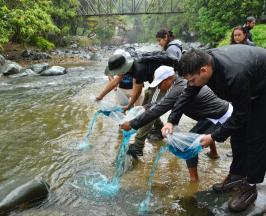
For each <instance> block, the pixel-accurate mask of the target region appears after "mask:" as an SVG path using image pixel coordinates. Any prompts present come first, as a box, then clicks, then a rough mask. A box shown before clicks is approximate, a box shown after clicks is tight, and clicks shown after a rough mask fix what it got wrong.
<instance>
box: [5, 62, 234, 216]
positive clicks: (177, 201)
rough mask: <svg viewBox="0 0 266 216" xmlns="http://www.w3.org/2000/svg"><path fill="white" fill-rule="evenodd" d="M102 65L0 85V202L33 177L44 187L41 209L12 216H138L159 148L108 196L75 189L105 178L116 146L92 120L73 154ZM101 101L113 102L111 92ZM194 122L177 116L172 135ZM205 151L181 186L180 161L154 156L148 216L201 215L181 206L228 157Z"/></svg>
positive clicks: (111, 132)
mask: <svg viewBox="0 0 266 216" xmlns="http://www.w3.org/2000/svg"><path fill="white" fill-rule="evenodd" d="M106 62H107V58H106V57H105V58H104V59H103V60H102V61H88V63H86V64H84V65H82V66H83V67H85V68H86V70H80V71H76V72H72V73H68V74H65V75H62V76H56V77H40V76H34V77H22V78H6V79H1V80H0V128H1V130H0V137H1V139H0V164H1V166H0V197H1V198H2V197H4V196H5V195H6V194H7V193H8V192H9V191H10V190H11V189H13V188H15V187H16V186H18V185H20V184H21V183H24V182H25V181H27V180H29V179H32V178H34V177H36V176H41V177H43V178H44V179H45V180H46V181H47V182H48V183H49V184H50V186H51V194H50V196H49V198H48V201H47V202H46V203H45V204H44V205H43V206H41V207H40V208H32V209H29V210H26V211H24V212H22V213H20V214H19V215H92V216H93V215H95V216H96V215H97V216H98V215H120V216H122V215H137V214H138V205H139V204H140V203H141V201H142V200H143V199H144V197H145V194H146V190H147V179H148V177H149V174H150V170H151V167H152V164H153V160H154V157H155V155H156V153H157V152H158V150H159V149H160V147H161V146H162V145H163V143H162V142H157V143H150V142H149V141H147V142H146V146H145V149H144V156H143V158H142V159H141V161H140V162H139V163H137V164H136V165H135V167H134V169H133V170H131V171H128V172H127V173H125V174H123V176H122V177H121V188H120V190H119V192H118V194H117V195H116V196H114V197H102V196H97V195H95V194H93V193H91V192H90V191H87V190H86V187H85V186H86V185H82V184H84V179H85V178H89V177H90V176H92V175H97V173H102V174H104V175H105V176H107V177H109V178H112V176H113V175H114V172H115V166H114V163H113V162H114V161H115V158H116V154H117V151H118V144H119V143H120V142H121V133H119V129H118V126H117V125H114V123H113V122H112V121H111V120H110V119H108V118H106V117H101V116H99V117H98V118H97V122H96V125H95V128H94V133H93V134H92V136H91V137H90V143H91V147H90V148H89V149H85V150H78V149H76V148H75V147H76V146H77V145H78V143H80V142H81V141H82V140H83V138H84V136H85V135H86V133H87V127H88V122H89V121H90V119H91V117H92V116H93V114H94V113H95V112H96V111H97V109H98V106H97V104H96V103H95V102H94V98H95V95H96V94H97V93H98V92H99V91H100V90H101V89H102V88H103V86H104V84H105V83H106V82H107V79H106V77H105V76H104V74H103V71H104V68H105V66H106ZM70 66H71V65H66V67H70ZM106 99H107V100H108V101H113V99H114V94H113V93H112V94H110V95H108V96H107V97H106ZM164 119H165V118H164ZM194 123H195V122H194V121H192V120H191V119H189V118H187V117H184V118H182V120H181V123H180V126H179V129H180V130H181V131H188V130H189V129H190V128H191V127H192V126H193V124H194ZM206 151H207V150H205V151H203V152H201V154H200V162H199V168H198V170H199V176H200V182H199V183H190V182H189V176H188V172H187V169H186V164H185V162H184V161H183V160H180V159H177V158H176V157H175V156H174V155H172V154H171V153H169V152H166V153H165V154H163V155H162V157H161V159H160V161H159V163H158V167H157V169H156V172H155V176H154V179H153V185H152V193H153V196H152V202H151V203H152V206H151V213H150V215H184V216H185V215H199V216H200V215H209V213H208V211H207V210H205V209H200V208H199V207H193V206H191V204H189V205H187V204H186V202H187V201H186V200H187V199H189V198H190V197H191V196H193V195H194V194H195V192H197V191H200V190H205V189H208V188H210V186H211V185H212V184H213V183H216V182H217V181H220V180H222V179H223V178H224V177H225V176H226V175H227V172H228V168H229V165H230V160H231V159H230V158H228V157H227V156H226V153H228V152H230V146H229V144H228V143H227V144H221V145H220V146H218V151H219V154H220V158H219V159H218V160H215V161H214V160H211V159H209V158H208V157H207V156H206V155H205V154H204V153H206ZM77 184H79V186H77ZM193 209H194V210H193ZM191 211H196V212H197V214H192V213H191Z"/></svg>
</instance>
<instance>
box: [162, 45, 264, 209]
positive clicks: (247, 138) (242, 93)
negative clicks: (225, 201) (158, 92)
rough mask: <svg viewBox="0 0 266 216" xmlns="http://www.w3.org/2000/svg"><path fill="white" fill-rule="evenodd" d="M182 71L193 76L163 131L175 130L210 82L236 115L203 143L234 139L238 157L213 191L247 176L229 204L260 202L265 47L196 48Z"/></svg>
mask: <svg viewBox="0 0 266 216" xmlns="http://www.w3.org/2000/svg"><path fill="white" fill-rule="evenodd" d="M178 73H179V75H180V76H183V77H184V78H185V79H187V80H188V86H187V88H186V89H184V92H183V93H182V97H179V98H178V100H177V101H176V103H175V108H174V109H173V110H172V113H171V114H170V116H169V118H168V123H166V124H165V126H164V128H163V129H162V132H163V134H165V132H166V131H169V132H170V133H171V132H172V129H173V125H174V124H177V123H178V121H177V119H178V117H179V116H180V115H181V114H182V110H183V109H184V107H185V106H186V104H188V103H189V102H190V101H191V100H192V99H193V97H194V96H195V95H197V94H198V93H199V91H200V89H201V88H202V86H204V85H206V84H207V85H208V86H209V87H210V88H211V89H212V90H213V91H214V93H215V94H216V95H218V96H219V97H221V98H223V99H226V100H228V101H231V102H232V104H233V107H234V111H233V113H232V116H231V117H230V118H229V119H228V120H227V121H226V122H225V123H224V124H222V125H221V127H219V128H218V129H217V130H215V131H214V132H213V133H211V134H208V135H205V136H204V137H203V139H202V140H201V143H202V145H203V146H204V147H207V146H208V145H209V143H211V142H213V140H215V141H218V142H221V141H224V140H226V139H227V138H228V137H229V136H230V137H231V146H232V152H233V161H232V164H231V167H230V172H229V175H228V176H227V178H226V179H225V181H224V182H223V183H221V184H215V185H214V186H213V189H214V190H215V191H217V192H221V191H224V190H227V189H231V188H232V187H233V186H235V185H236V184H239V182H241V179H244V180H242V186H241V190H240V193H239V194H238V195H237V196H236V197H235V198H233V199H232V200H231V201H230V202H229V209H231V210H232V211H243V210H245V209H247V208H248V207H249V206H250V205H251V204H252V203H253V202H254V201H255V200H256V198H257V189H256V183H261V182H263V180H264V176H265V171H266V124H265V122H266V112H265V110H266V50H265V49H262V48H257V47H251V46H245V45H232V46H226V47H223V48H218V49H213V50H209V51H207V52H203V51H200V50H191V51H189V52H187V53H186V54H185V55H184V56H183V57H182V58H181V61H180V62H179V65H178Z"/></svg>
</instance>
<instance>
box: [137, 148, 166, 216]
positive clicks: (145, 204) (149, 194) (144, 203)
mask: <svg viewBox="0 0 266 216" xmlns="http://www.w3.org/2000/svg"><path fill="white" fill-rule="evenodd" d="M168 148H169V146H168V145H166V146H162V147H161V148H160V150H159V152H158V153H157V155H156V157H155V160H154V163H153V166H152V169H151V172H150V176H149V179H148V190H147V192H146V196H145V198H144V200H143V201H142V202H141V203H140V204H139V209H138V214H139V215H143V214H145V213H147V212H148V211H149V203H150V200H151V197H152V192H151V186H152V180H153V177H154V175H155V170H156V168H157V165H158V162H159V160H160V158H161V156H162V154H163V153H165V152H166V151H168V150H169V149H168Z"/></svg>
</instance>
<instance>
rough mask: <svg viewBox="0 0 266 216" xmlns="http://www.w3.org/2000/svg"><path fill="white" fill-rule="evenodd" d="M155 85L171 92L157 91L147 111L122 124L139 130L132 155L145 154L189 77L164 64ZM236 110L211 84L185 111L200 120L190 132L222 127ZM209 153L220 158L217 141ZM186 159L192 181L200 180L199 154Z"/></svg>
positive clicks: (158, 72)
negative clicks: (158, 124) (148, 138)
mask: <svg viewBox="0 0 266 216" xmlns="http://www.w3.org/2000/svg"><path fill="white" fill-rule="evenodd" d="M151 85H152V86H154V87H155V86H157V88H158V89H160V91H161V92H167V94H166V95H165V96H164V97H163V98H161V99H160V100H159V97H157V96H158V94H154V97H153V100H152V101H153V102H155V101H156V102H155V103H151V104H150V105H149V107H148V106H146V111H145V112H144V113H143V114H141V115H139V116H137V117H136V118H134V119H132V120H131V121H129V122H124V123H123V124H122V125H120V128H121V129H124V130H131V129H132V128H133V129H135V130H138V132H137V135H136V137H135V142H134V143H132V144H130V145H129V150H128V152H127V154H128V155H131V156H132V157H134V158H136V159H138V156H142V155H143V148H144V144H145V138H146V136H147V133H148V132H149V130H151V128H152V125H153V124H154V122H155V120H156V119H158V118H159V117H160V116H161V115H163V114H165V113H166V112H168V111H169V110H171V109H172V108H173V107H174V105H175V103H176V101H177V100H178V98H179V97H181V96H182V92H183V90H184V89H185V88H186V86H187V81H186V80H184V79H182V78H180V77H178V76H176V75H175V74H174V72H173V70H172V69H171V68H169V67H165V66H162V67H159V68H158V69H157V70H156V72H155V77H154V82H152V84H151ZM155 92H156V91H155ZM156 98H157V100H156ZM232 110H233V107H232V105H231V104H230V103H229V102H227V101H225V100H222V99H220V98H218V97H217V96H216V95H215V94H214V93H213V92H212V91H211V89H210V88H208V87H207V86H205V87H203V88H202V89H201V91H200V93H199V94H198V95H197V96H196V97H195V98H194V99H193V100H192V101H191V102H190V103H189V104H188V105H187V106H186V107H185V109H184V114H185V115H186V116H188V117H189V118H191V119H193V120H195V121H198V122H197V124H196V125H195V126H194V127H193V128H192V129H191V130H190V132H193V133H198V134H206V133H210V132H212V131H215V130H216V129H217V128H218V127H220V125H221V123H223V122H224V121H226V120H227V119H228V118H229V117H230V116H231V113H232ZM182 114H183V113H180V116H178V117H177V121H178V122H179V120H180V118H181V116H182ZM209 155H210V156H213V157H210V158H213V159H215V158H217V156H218V154H217V151H216V147H215V143H213V144H212V145H211V146H210V152H209ZM214 156H216V157H214ZM186 163H187V167H188V170H189V174H190V180H191V181H192V182H195V181H198V180H199V177H198V172H197V164H198V156H196V157H194V158H192V159H188V160H186Z"/></svg>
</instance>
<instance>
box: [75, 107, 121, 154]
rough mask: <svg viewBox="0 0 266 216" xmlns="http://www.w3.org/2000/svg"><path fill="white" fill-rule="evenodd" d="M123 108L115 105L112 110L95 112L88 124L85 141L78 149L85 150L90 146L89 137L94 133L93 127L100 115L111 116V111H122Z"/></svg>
mask: <svg viewBox="0 0 266 216" xmlns="http://www.w3.org/2000/svg"><path fill="white" fill-rule="evenodd" d="M122 111H123V110H122V108H120V107H115V108H113V109H112V110H103V109H101V110H98V111H97V112H96V113H94V115H93V117H92V119H91V120H90V122H89V124H88V132H87V134H86V136H85V137H84V138H83V141H82V142H81V143H80V144H79V145H78V149H79V150H84V149H89V148H90V146H91V145H90V143H89V139H90V137H91V135H92V133H93V127H94V125H95V123H96V119H97V117H98V115H100V114H103V115H105V116H107V117H108V116H110V114H111V113H113V112H122Z"/></svg>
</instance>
